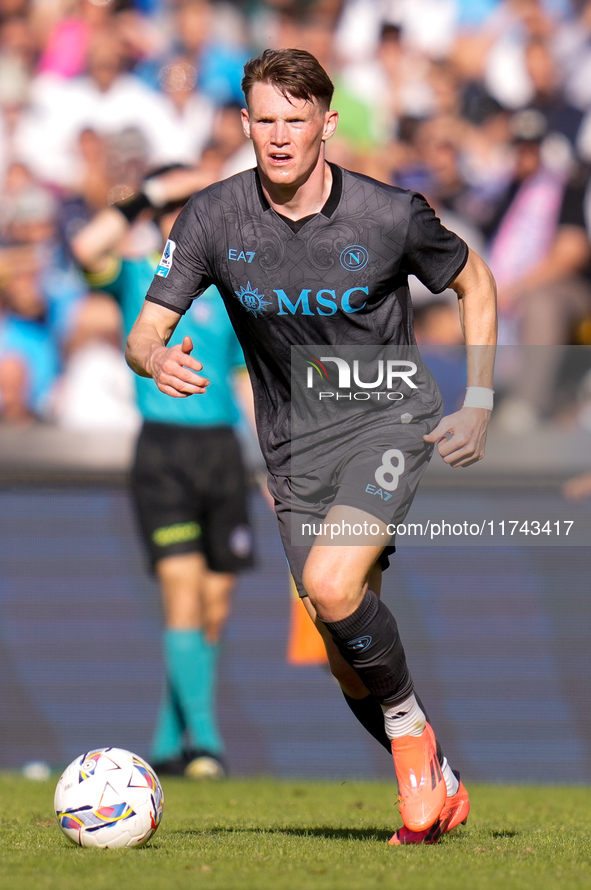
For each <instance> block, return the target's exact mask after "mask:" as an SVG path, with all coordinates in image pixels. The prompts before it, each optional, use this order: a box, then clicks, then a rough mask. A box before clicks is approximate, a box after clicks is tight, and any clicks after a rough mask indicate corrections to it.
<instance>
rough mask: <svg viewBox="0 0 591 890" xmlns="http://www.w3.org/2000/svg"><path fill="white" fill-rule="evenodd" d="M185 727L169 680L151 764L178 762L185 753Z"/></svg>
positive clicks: (153, 746)
mask: <svg viewBox="0 0 591 890" xmlns="http://www.w3.org/2000/svg"><path fill="white" fill-rule="evenodd" d="M184 731H185V727H184V725H183V721H182V717H181V713H180V711H179V708H178V705H177V704H176V702H175V701H174V699H173V695H172V690H171V688H170V683H169V681H168V678H167V680H166V689H165V691H164V698H163V700H162V704H161V705H160V711H159V713H158V719H157V721H156V729H155V732H154V738H153V739H152V747H151V749H150V763H164V762H165V761H167V760H176V758H177V757H180V756H181V754H182V753H183V735H184Z"/></svg>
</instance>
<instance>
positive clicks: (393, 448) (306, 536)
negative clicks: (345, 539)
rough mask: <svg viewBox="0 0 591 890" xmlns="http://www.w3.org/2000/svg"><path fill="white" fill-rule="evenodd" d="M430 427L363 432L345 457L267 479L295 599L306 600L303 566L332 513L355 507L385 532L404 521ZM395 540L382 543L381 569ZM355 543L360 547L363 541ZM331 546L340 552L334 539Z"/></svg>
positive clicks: (427, 453) (425, 459)
mask: <svg viewBox="0 0 591 890" xmlns="http://www.w3.org/2000/svg"><path fill="white" fill-rule="evenodd" d="M433 426H434V423H433V422H431V423H430V424H429V425H426V424H423V423H421V424H416V425H414V424H413V425H409V426H408V427H404V426H401V425H400V424H396V425H395V426H391V427H379V428H374V429H371V430H367V431H366V432H365V433H364V434H363V435H360V436H359V438H358V439H357V440H356V442H355V445H354V447H352V448H350V449H349V450H348V452H347V453H346V454H344V455H343V454H340V455H339V456H338V457H336V456H335V457H333V459H332V460H329V461H327V462H326V463H323V465H322V466H321V467H318V468H315V469H310V470H309V471H308V472H305V473H298V474H293V475H292V476H274V475H272V474H269V477H268V485H269V490H270V492H271V494H272V495H273V497H274V499H275V512H276V514H277V519H278V521H279V531H280V534H281V539H282V541H283V547H284V549H285V553H286V555H287V560H288V562H289V567H290V569H291V573H292V575H293V578H294V581H295V584H296V587H297V588H298V591H299V594H300V596H306V595H307V594H306V591H305V589H304V586H303V584H302V574H303V571H304V565H305V563H306V560H307V558H308V554H309V552H310V549H311V547H312V545H313V543H314V539H315V535H316V534H318V531H319V529H320V526H321V524H322V523H323V521H324V520H325V518H326V516H327V514H328V511H329V510H330V509H331V507H334V506H348V507H355V508H357V509H358V510H362V511H363V512H364V513H367V514H369V515H370V516H373V517H375V518H376V519H379V520H381V521H382V522H383V523H385V524H386V525H390V526H393V525H397V524H398V523H400V522H403V521H404V519H405V517H406V514H407V513H408V510H409V508H410V506H411V504H412V502H413V499H414V496H415V494H416V491H417V488H418V485H419V481H420V479H421V476H422V474H423V472H424V471H425V469H426V467H427V464H428V463H429V460H430V458H431V455H432V454H433V446H432V445H430V444H428V443H426V442H424V441H423V435H424V434H425V433H427V432H428V430H429V428H432V427H433ZM394 537H395V536H394V535H392V536H391V537H390V536H388V537H387V538H385V539H384V544H385V546H384V550H383V551H382V554H381V556H380V560H379V561H380V564H381V566H382V568H383V569H386V568H387V567H388V565H389V558H388V557H389V555H390V554H391V553H393V552H394V550H395V547H394ZM358 540H359V543H360V544H361V543H363V538H362V536H361V537H359V539H358ZM335 544H336V545H337V546H338V545H340V546H343V543H342V542H340V541H339V540H338V539H335ZM345 546H351V545H350V544H349V545H345Z"/></svg>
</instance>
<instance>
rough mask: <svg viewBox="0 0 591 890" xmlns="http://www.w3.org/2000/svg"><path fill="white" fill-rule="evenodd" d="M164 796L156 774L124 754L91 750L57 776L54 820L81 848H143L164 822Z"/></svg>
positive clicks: (127, 753)
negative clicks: (56, 820)
mask: <svg viewBox="0 0 591 890" xmlns="http://www.w3.org/2000/svg"><path fill="white" fill-rule="evenodd" d="M163 804H164V795H163V793H162V787H161V785H160V782H159V781H158V776H157V775H156V773H155V772H154V770H153V769H152V768H151V766H149V764H147V763H146V761H145V760H142V758H141V757H138V756H137V755H136V754H132V753H131V751H125V750H124V749H123V748H95V749H94V750H93V751H87V752H86V753H85V754H82V755H81V756H80V757H77V758H76V760H74V761H73V762H72V763H71V764H70V765H69V766H68V767H67V769H66V770H65V771H64V773H63V774H62V775H61V776H60V780H59V782H58V783H57V788H56V790H55V801H54V805H55V814H56V816H57V819H58V822H59V825H60V828H61V829H62V831H63V833H64V834H65V835H66V837H67V838H68V839H69V840H71V841H72V842H73V843H75V844H78V845H79V846H81V847H108V848H111V849H112V848H114V847H141V846H142V844H145V843H146V841H147V840H149V839H150V838H151V837H152V835H153V834H154V832H155V831H156V829H157V828H158V825H159V824H160V820H161V819H162V807H163Z"/></svg>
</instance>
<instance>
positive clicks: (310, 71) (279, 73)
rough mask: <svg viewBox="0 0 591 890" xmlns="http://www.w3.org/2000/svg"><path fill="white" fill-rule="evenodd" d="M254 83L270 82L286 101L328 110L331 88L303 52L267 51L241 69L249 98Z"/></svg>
mask: <svg viewBox="0 0 591 890" xmlns="http://www.w3.org/2000/svg"><path fill="white" fill-rule="evenodd" d="M255 83H271V84H273V86H274V87H277V89H278V90H279V91H280V92H281V93H283V95H284V96H285V97H286V98H289V97H290V96H293V97H294V99H304V100H305V101H306V102H313V101H314V100H315V101H317V102H318V104H319V105H320V106H321V107H322V108H325V109H326V110H327V111H328V109H329V108H330V103H331V101H332V96H333V93H334V85H333V83H332V81H331V79H330V77H329V76H328V74H327V73H326V71H325V70H324V68H323V67H322V65H321V64H320V62H319V61H318V59H316V58H315V57H314V56H313V55H312V54H311V53H309V52H306V50H305V49H266V50H265V51H264V52H263V53H261V55H260V56H257V57H256V58H254V59H250V61H248V62H247V63H246V65H245V66H244V77H243V78H242V91H243V93H244V95H245V97H246V102H247V104H248V98H249V95H250V91H251V90H252V88H253V86H254V85H255Z"/></svg>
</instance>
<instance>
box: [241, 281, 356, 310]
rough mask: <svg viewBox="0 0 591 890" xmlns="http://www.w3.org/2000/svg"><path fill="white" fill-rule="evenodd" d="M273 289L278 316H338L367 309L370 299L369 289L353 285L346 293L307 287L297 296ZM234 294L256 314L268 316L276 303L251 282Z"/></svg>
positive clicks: (279, 289)
mask: <svg viewBox="0 0 591 890" xmlns="http://www.w3.org/2000/svg"><path fill="white" fill-rule="evenodd" d="M273 292H274V294H275V296H276V297H277V309H278V312H277V315H278V316H282V315H283V316H289V315H335V314H336V313H337V312H338V310H339V309H340V310H341V312H346V313H347V314H348V315H349V314H351V313H353V312H359V311H360V310H361V309H364V308H365V306H366V305H367V301H366V300H365V299H364V297H367V295H368V294H369V288H368V287H367V286H366V287H350V288H348V289H347V290H346V291H343V292H342V293H337V291H335V290H329V289H328V288H323V289H322V290H319V291H317V292H316V293H314V292H313V291H312V290H311V289H310V288H307V287H305V288H303V289H302V290H301V291H300V292H299V294H298V295H297V296H296V295H295V293H292V295H291V296H290V295H289V294H287V293H286V292H285V291H284V290H283V289H282V288H276V289H275V290H274V291H273ZM234 293H235V294H236V296H237V297H238V299H239V301H240V303H241V304H242V306H244V308H245V309H246V310H247V311H248V312H251V313H252V314H253V315H256V316H259V315H264V314H265V313H266V311H267V307H268V306H271V305H273V304H272V303H270V302H269V301H268V300H265V299H264V297H265V295H264V294H260V293H259V292H258V289H257V288H256V287H253V286H252V284H251V283H250V281H248V282H247V283H246V287H241V288H240V290H237V291H234Z"/></svg>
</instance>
